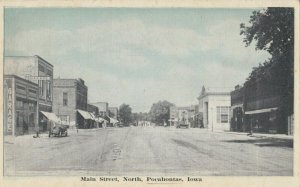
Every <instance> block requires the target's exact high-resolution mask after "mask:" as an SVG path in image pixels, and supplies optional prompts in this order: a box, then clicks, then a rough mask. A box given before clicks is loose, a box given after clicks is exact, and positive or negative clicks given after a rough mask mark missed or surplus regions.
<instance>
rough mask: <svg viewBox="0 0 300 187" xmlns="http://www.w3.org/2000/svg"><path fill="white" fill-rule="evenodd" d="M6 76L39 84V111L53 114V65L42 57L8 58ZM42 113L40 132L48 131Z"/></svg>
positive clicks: (5, 65) (6, 60)
mask: <svg viewBox="0 0 300 187" xmlns="http://www.w3.org/2000/svg"><path fill="white" fill-rule="evenodd" d="M4 74H5V75H17V76H19V77H20V78H23V79H26V80H28V81H30V82H33V83H35V84H38V95H39V98H38V105H39V106H38V110H39V111H44V112H52V102H53V65H52V64H50V63H49V62H48V61H46V60H45V59H43V58H41V57H40V56H37V55H35V56H6V57H5V58H4ZM42 117H43V115H42V113H41V112H39V115H38V121H39V124H40V131H45V130H47V126H46V124H44V123H42Z"/></svg>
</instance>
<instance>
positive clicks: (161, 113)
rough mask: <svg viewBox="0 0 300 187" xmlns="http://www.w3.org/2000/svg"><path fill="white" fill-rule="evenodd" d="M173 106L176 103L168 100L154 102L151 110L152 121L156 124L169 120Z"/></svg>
mask: <svg viewBox="0 0 300 187" xmlns="http://www.w3.org/2000/svg"><path fill="white" fill-rule="evenodd" d="M171 106H174V104H173V103H170V102H168V101H159V102H157V103H154V104H153V105H152V107H151V109H150V112H149V115H150V118H151V121H152V122H154V123H156V124H163V123H164V122H167V121H168V119H169V118H170V107H171Z"/></svg>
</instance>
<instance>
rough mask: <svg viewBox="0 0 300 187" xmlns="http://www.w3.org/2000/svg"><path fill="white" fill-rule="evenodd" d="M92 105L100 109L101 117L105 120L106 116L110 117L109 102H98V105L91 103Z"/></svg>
mask: <svg viewBox="0 0 300 187" xmlns="http://www.w3.org/2000/svg"><path fill="white" fill-rule="evenodd" d="M91 104H92V105H94V106H96V107H98V109H99V116H100V117H102V118H105V117H106V116H108V103H107V102H96V103H91Z"/></svg>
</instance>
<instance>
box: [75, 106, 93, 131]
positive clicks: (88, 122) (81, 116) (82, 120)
mask: <svg viewBox="0 0 300 187" xmlns="http://www.w3.org/2000/svg"><path fill="white" fill-rule="evenodd" d="M76 124H77V128H79V129H89V128H93V124H94V119H93V117H92V116H91V114H90V113H89V112H87V111H84V110H76Z"/></svg>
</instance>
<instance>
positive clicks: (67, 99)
mask: <svg viewBox="0 0 300 187" xmlns="http://www.w3.org/2000/svg"><path fill="white" fill-rule="evenodd" d="M53 98H54V99H53V112H54V113H55V114H56V115H57V116H58V117H59V118H60V119H61V120H62V121H64V122H65V123H67V124H71V125H73V124H76V125H78V128H90V126H91V123H92V122H91V121H93V117H92V116H91V114H90V113H89V112H88V111H87V107H88V104H87V98H88V87H87V86H86V85H85V83H84V80H82V79H80V78H79V79H60V78H58V79H54V80H53Z"/></svg>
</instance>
